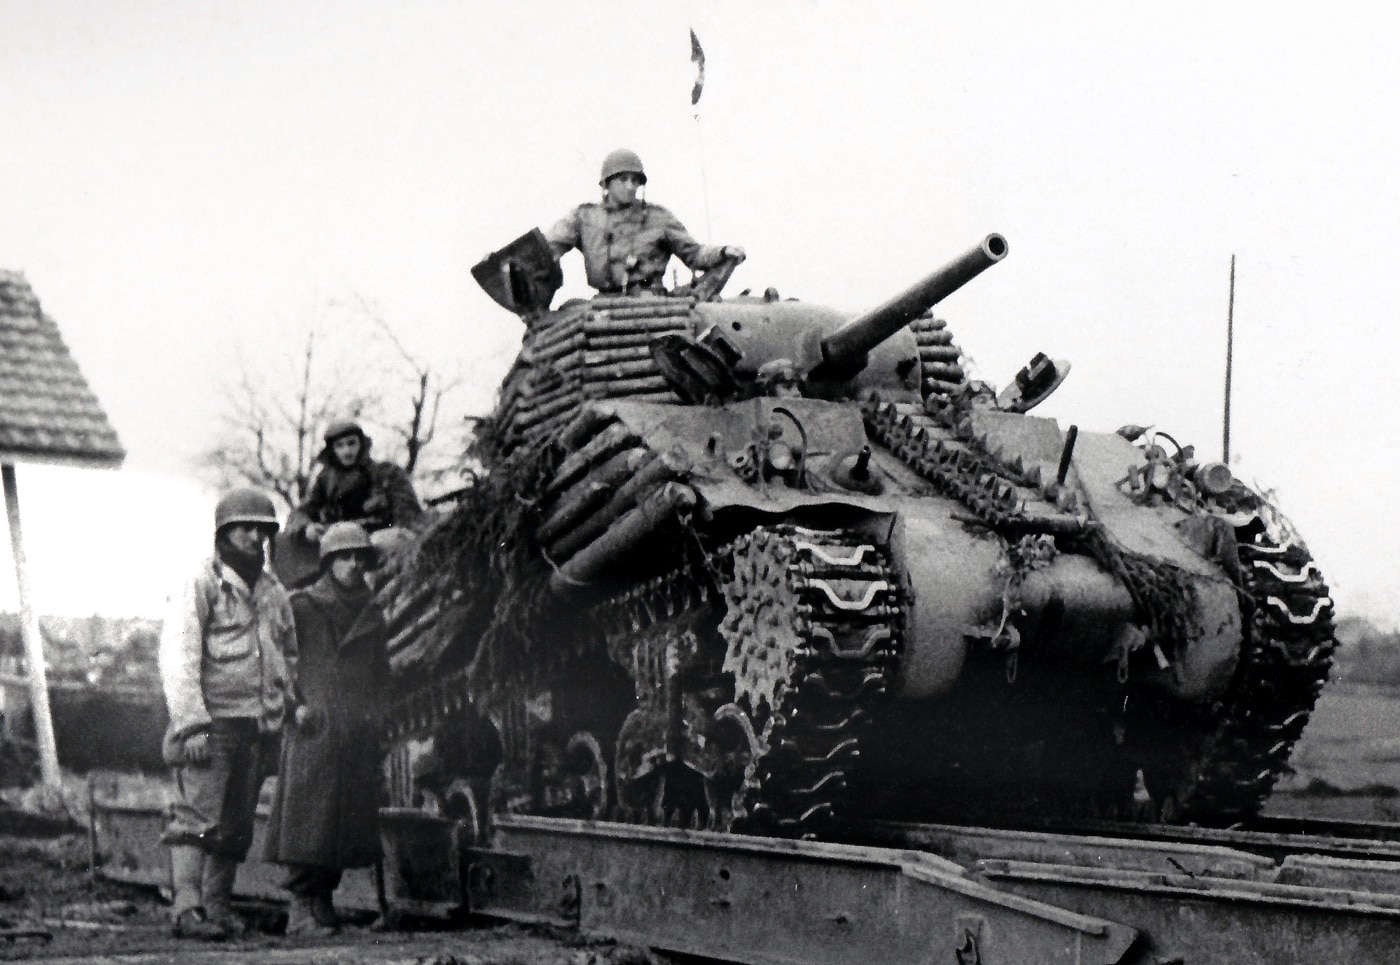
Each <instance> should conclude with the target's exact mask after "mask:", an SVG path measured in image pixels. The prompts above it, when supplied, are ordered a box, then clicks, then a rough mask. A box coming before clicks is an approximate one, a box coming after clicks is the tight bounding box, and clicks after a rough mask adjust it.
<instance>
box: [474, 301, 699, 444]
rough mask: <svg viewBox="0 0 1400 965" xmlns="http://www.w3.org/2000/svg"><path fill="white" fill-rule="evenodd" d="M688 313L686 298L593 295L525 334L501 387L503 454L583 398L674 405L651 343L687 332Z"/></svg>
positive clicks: (561, 420) (562, 417)
mask: <svg viewBox="0 0 1400 965" xmlns="http://www.w3.org/2000/svg"><path fill="white" fill-rule="evenodd" d="M694 308H695V300H694V299H692V298H595V299H593V300H592V301H590V302H587V303H584V304H582V305H579V306H578V307H577V308H576V309H574V310H565V311H561V312H559V313H556V315H555V317H554V319H553V320H552V321H551V322H549V323H548V324H545V325H541V326H540V327H539V328H537V329H532V330H531V331H530V332H529V333H527V334H526V339H525V341H526V344H525V351H524V352H522V353H521V359H522V361H521V362H520V363H517V367H516V370H515V371H514V372H513V373H512V378H510V379H508V380H507V383H506V386H505V387H504V389H503V390H502V398H501V411H502V415H503V417H504V418H503V420H502V425H503V426H504V427H505V432H504V442H505V443H506V446H507V449H510V448H514V447H515V446H518V445H520V444H522V443H526V444H534V443H537V442H538V441H539V440H541V439H544V438H547V437H549V436H552V435H554V434H555V433H557V432H558V431H559V430H560V429H561V428H562V427H563V426H565V425H567V424H568V423H569V422H570V421H571V420H572V418H573V416H574V414H575V413H576V412H577V411H578V408H579V406H580V405H581V404H582V403H583V402H585V401H587V400H589V399H615V398H630V399H639V400H643V401H649V402H676V401H678V400H677V399H676V397H675V395H674V394H673V393H672V392H671V390H670V388H669V387H668V385H667V384H666V380H665V379H664V378H663V377H662V375H661V370H660V369H659V368H657V365H656V363H655V361H653V360H652V356H651V347H650V346H651V343H652V342H653V341H654V340H655V339H657V338H659V337H660V336H662V335H669V334H673V333H681V334H689V333H690V332H691V330H692V327H693V325H692V323H693V321H694Z"/></svg>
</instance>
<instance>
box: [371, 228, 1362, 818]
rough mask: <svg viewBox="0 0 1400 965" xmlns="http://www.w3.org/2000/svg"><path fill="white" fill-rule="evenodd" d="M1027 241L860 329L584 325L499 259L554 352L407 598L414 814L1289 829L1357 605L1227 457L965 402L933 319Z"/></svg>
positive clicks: (529, 239)
mask: <svg viewBox="0 0 1400 965" xmlns="http://www.w3.org/2000/svg"><path fill="white" fill-rule="evenodd" d="M1007 252H1008V245H1007V242H1006V240H1005V239H1004V238H1002V237H1001V236H1000V235H996V234H992V235H989V236H987V237H986V238H985V239H984V240H983V241H982V242H981V243H980V244H978V245H976V246H975V247H973V248H972V249H971V250H969V251H968V252H966V253H965V254H963V255H961V256H960V257H957V258H955V259H953V260H952V261H951V262H949V263H948V264H947V265H945V266H944V267H943V268H941V269H939V270H937V271H934V272H932V273H931V274H929V275H928V276H927V277H925V278H923V279H920V280H919V281H917V282H916V283H915V284H913V285H911V286H910V287H909V288H908V289H906V290H905V291H903V292H901V293H899V294H898V295H896V296H895V297H893V298H891V299H890V300H888V301H887V302H885V303H883V304H881V305H879V306H877V307H875V308H872V309H870V310H869V311H866V312H863V313H861V314H859V315H857V316H854V317H852V316H851V315H850V314H848V313H843V312H839V311H836V310H833V309H830V308H824V307H821V306H818V305H814V304H810V303H807V302H803V301H798V300H794V299H786V298H782V297H780V296H779V295H778V293H777V292H775V291H773V290H771V289H770V290H768V291H766V292H764V293H763V294H761V295H750V294H748V293H745V294H743V295H740V296H737V297H720V295H719V291H720V289H721V288H722V286H723V284H724V281H725V279H726V277H727V271H726V270H723V269H720V270H716V271H717V273H715V272H712V273H711V274H710V275H709V276H707V277H702V278H700V279H698V280H697V281H695V282H694V283H693V284H692V285H689V286H685V287H682V288H678V289H677V290H675V291H673V292H670V293H665V294H653V293H643V294H639V295H635V296H632V295H629V296H615V297H604V296H598V297H595V298H592V299H590V300H573V301H569V302H566V303H564V304H563V305H561V306H560V307H558V308H557V309H551V307H550V305H551V302H552V300H553V298H554V296H555V294H556V292H557V289H558V287H559V285H560V274H559V268H558V265H557V263H556V262H555V261H554V259H553V258H552V257H551V256H550V255H549V253H548V249H547V247H546V246H545V245H544V242H543V238H542V237H541V236H539V234H538V233H537V232H536V233H532V234H530V235H527V236H525V237H523V238H521V239H519V240H517V241H516V242H515V243H513V244H512V245H510V246H508V247H507V248H505V249H503V250H502V251H500V252H496V253H494V254H493V255H492V256H490V257H489V258H487V259H486V260H484V261H483V262H482V263H481V264H479V265H478V266H476V268H474V269H473V272H474V274H475V276H476V278H477V279H478V281H479V282H480V283H481V284H482V286H483V287H484V288H485V289H486V290H487V292H488V293H489V294H491V295H492V297H493V298H494V299H496V301H497V302H499V303H500V304H501V305H502V306H504V307H505V308H507V309H509V310H510V311H512V312H514V313H515V314H516V315H518V316H519V317H520V318H521V319H522V320H523V322H524V323H525V332H524V336H523V342H522V346H521V350H520V353H519V356H518V358H517V359H516V361H515V363H514V365H513V367H512V368H511V370H510V372H509V374H508V375H507V376H506V378H505V381H504V383H503V385H502V386H501V389H500V393H499V401H498V405H497V408H496V410H495V411H494V413H493V414H492V415H491V416H490V417H489V418H488V419H486V420H484V421H483V422H482V423H481V424H480V425H479V427H478V432H477V441H476V443H475V444H474V448H473V450H472V459H473V464H474V466H475V467H476V469H477V472H476V473H475V484H474V485H473V486H471V487H469V488H468V489H467V490H465V491H464V492H463V493H462V494H461V497H460V500H459V502H458V504H457V506H456V508H455V509H454V510H453V511H451V512H450V513H448V514H447V515H446V516H445V517H444V518H443V519H442V520H441V521H440V522H439V523H438V524H437V525H436V526H435V527H434V528H433V529H432V530H431V531H430V532H428V533H427V534H426V535H425V536H424V537H423V538H422V540H421V541H420V543H419V544H418V545H417V546H416V547H415V548H414V550H413V552H412V553H410V554H409V555H407V556H405V557H403V558H401V559H400V561H399V562H398V563H397V564H396V566H395V567H391V568H390V569H389V570H388V571H387V572H386V574H385V576H384V583H383V585H382V586H381V589H380V601H381V603H382V604H383V606H384V608H385V612H386V616H387V618H388V620H389V623H390V626H391V632H392V634H393V640H392V644H391V662H392V663H393V666H394V668H395V671H396V673H397V674H398V677H399V680H400V683H401V686H402V688H403V696H402V699H401V700H400V701H399V702H398V703H397V705H396V707H395V709H394V712H393V714H392V715H391V726H390V733H391V737H390V739H391V743H392V745H393V747H394V748H395V749H394V750H393V751H392V752H391V754H390V763H391V772H392V775H393V783H394V787H395V788H396V791H395V793H396V795H397V796H398V798H399V803H415V804H425V805H427V806H429V807H430V808H434V809H441V810H444V811H446V812H447V813H459V814H463V815H466V814H477V815H480V814H481V813H482V812H483V811H484V810H485V809H486V808H488V807H489V808H492V809H499V810H505V811H515V812H527V813H536V814H548V815H566V816H576V817H589V818H606V819H611V820H621V821H631V822H643V823H665V824H678V825H685V826H692V827H703V828H710V829H718V830H728V831H736V832H745V833H760V834H770V835H779V836H783V835H786V836H822V835H826V834H831V833H836V832H837V830H838V829H839V827H840V823H841V822H842V821H843V820H845V819H851V818H871V817H874V818H891V819H917V820H937V821H948V822H967V821H977V822H979V823H985V822H990V821H1010V822H1015V821H1040V820H1044V819H1093V818H1104V819H1108V818H1113V819H1130V820H1131V819H1136V820H1147V821H1165V822H1198V823H1201V824H1207V825H1227V824H1231V823H1234V822H1238V821H1240V820H1242V819H1245V818H1247V817H1249V816H1250V815H1252V814H1253V813H1255V812H1256V811H1257V810H1258V809H1259V807H1260V805H1261V803H1262V802H1263V800H1264V799H1265V798H1266V796H1267V795H1268V793H1269V791H1270V790H1271V788H1272V786H1273V784H1274V782H1275V780H1276V779H1277V778H1278V776H1279V775H1280V774H1281V773H1282V772H1283V771H1284V770H1285V769H1286V765H1287V760H1288V757H1289V753H1290V751H1291V749H1292V747H1293V744H1294V742H1295V741H1296V740H1297V739H1298V737H1299V736H1300V734H1301V733H1302V730H1303V728H1304V725H1305V724H1306V722H1307V720H1308V716H1309V713H1310V712H1311V710H1312V707H1313V704H1314V701H1315V699H1316V697H1317V695H1318V693H1319V691H1320V689H1321V688H1322V686H1323V685H1324V683H1325V681H1326V679H1327V675H1328V670H1329V667H1330V664H1331V656H1332V652H1333V649H1334V647H1335V641H1334V638H1333V632H1332V606H1331V600H1330V598H1329V596H1328V588H1327V586H1326V584H1325V583H1324V581H1323V578H1322V576H1321V575H1320V573H1319V572H1318V570H1317V567H1316V566H1315V565H1314V563H1313V562H1312V560H1311V557H1310V555H1309V553H1308V550H1307V548H1306V546H1305V545H1304V544H1303V542H1302V541H1301V540H1300V539H1299V538H1298V537H1297V536H1296V535H1295V534H1294V532H1293V531H1292V529H1291V527H1290V526H1289V525H1288V523H1287V522H1286V521H1285V520H1284V518H1283V517H1282V516H1281V515H1280V514H1279V513H1278V512H1277V511H1276V509H1275V508H1274V506H1273V505H1271V503H1270V501H1269V500H1268V499H1267V498H1266V497H1265V496H1264V495H1262V494H1260V493H1259V492H1256V491H1254V490H1252V489H1250V488H1248V487H1247V486H1245V485H1244V484H1242V483H1241V482H1240V481H1239V480H1237V479H1235V478H1233V476H1232V474H1231V472H1230V470H1229V469H1228V467H1226V466H1225V465H1223V464H1220V463H1211V462H1209V461H1204V460H1201V459H1199V458H1197V456H1196V455H1195V453H1194V450H1193V449H1192V448H1191V447H1190V446H1182V445H1179V444H1177V442H1176V441H1175V440H1174V439H1173V438H1172V437H1171V436H1169V435H1168V434H1167V433H1165V432H1157V431H1153V430H1150V429H1143V428H1140V427H1136V426H1124V427H1122V428H1120V429H1118V430H1116V431H1112V430H1109V431H1081V430H1080V429H1079V428H1078V427H1077V426H1072V425H1071V426H1061V425H1060V424H1059V423H1057V422H1056V421H1055V420H1054V419H1052V418H1046V417H1041V416H1036V415H1031V414H1029V413H1030V411H1031V410H1032V409H1033V408H1034V407H1035V406H1037V405H1038V404H1039V403H1040V402H1042V401H1043V400H1044V399H1045V398H1046V397H1047V396H1048V395H1049V393H1050V392H1051V391H1053V389H1054V388H1055V387H1056V386H1057V385H1059V383H1060V381H1061V380H1062V379H1063V378H1064V377H1065V375H1066V374H1067V372H1068V364H1067V363H1066V362H1063V361H1059V360H1055V359H1052V358H1049V357H1047V356H1045V355H1043V354H1039V355H1036V356H1035V357H1034V358H1033V359H1032V360H1031V362H1030V363H1029V364H1028V365H1027V366H1026V367H1025V368H1024V369H1023V370H1022V371H1021V372H1020V373H1018V374H1017V375H1016V376H1015V379H1014V380H1013V382H1012V383H1011V384H1009V385H1008V386H1007V387H1006V388H1005V389H1004V390H1003V391H1000V392H998V391H996V390H995V388H993V387H992V386H989V385H987V384H985V383H981V382H976V381H971V380H969V379H968V378H967V376H966V374H965V372H964V369H963V365H962V353H961V350H960V349H959V347H958V345H957V343H956V342H955V341H954V337H953V333H952V332H951V330H950V329H949V327H948V325H947V323H946V322H945V321H944V320H943V319H942V318H939V317H935V316H934V314H933V313H932V309H933V308H934V306H936V305H938V303H939V302H941V301H942V300H943V299H944V298H945V297H947V296H948V295H950V294H952V293H953V292H955V291H956V290H957V289H958V288H960V287H961V286H963V285H965V284H967V283H968V282H970V281H972V279H974V278H975V277H977V276H978V275H979V274H980V273H981V272H983V271H984V270H986V269H988V268H990V267H992V266H994V265H995V264H997V263H998V262H1000V261H1001V260H1002V259H1003V258H1005V257H1006V255H1007ZM488 787H489V790H488ZM488 801H489V803H488Z"/></svg>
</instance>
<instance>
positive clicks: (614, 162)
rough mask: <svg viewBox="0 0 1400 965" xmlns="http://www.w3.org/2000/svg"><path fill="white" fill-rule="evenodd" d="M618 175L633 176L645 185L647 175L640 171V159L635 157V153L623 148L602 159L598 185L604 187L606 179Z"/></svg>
mask: <svg viewBox="0 0 1400 965" xmlns="http://www.w3.org/2000/svg"><path fill="white" fill-rule="evenodd" d="M618 174H635V175H636V176H637V177H639V178H641V179H642V183H643V184H646V183H647V173H646V172H645V171H643V170H642V159H641V158H639V157H638V156H637V152H636V151H629V150H627V148H625V147H620V148H618V149H617V150H616V151H613V152H612V153H611V154H609V155H608V156H607V157H605V158H603V174H602V177H600V178H599V179H598V183H599V184H601V185H603V186H606V185H607V183H608V179H609V178H611V177H614V176H615V175H618Z"/></svg>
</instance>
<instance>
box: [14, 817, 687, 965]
mask: <svg viewBox="0 0 1400 965" xmlns="http://www.w3.org/2000/svg"><path fill="white" fill-rule="evenodd" d="M240 908H241V910H242V911H243V912H244V913H245V914H246V916H247V917H248V918H249V920H250V921H251V922H252V923H253V924H254V926H255V929H256V930H255V931H254V932H253V933H252V934H251V935H250V936H249V937H246V938H241V939H238V940H236V941H228V942H220V943H217V944H215V943H194V942H190V941H186V940H179V939H175V938H173V937H171V935H170V932H169V928H170V922H169V917H168V916H169V911H168V908H167V906H166V905H165V903H164V902H163V901H162V900H161V898H160V896H159V894H157V893H156V892H154V891H152V890H150V889H146V888H139V887H134V886H125V885H118V884H114V883H111V882H107V881H103V880H100V879H99V880H92V879H91V878H90V877H89V872H88V842H87V838H86V836H85V835H73V834H69V835H63V836H61V837H57V838H49V839H35V838H26V837H16V836H13V835H0V934H4V933H6V932H8V933H9V934H8V936H7V937H0V961H16V960H28V959H43V960H45V961H47V962H50V963H51V965H53V963H59V962H79V961H81V962H94V961H95V962H112V963H116V962H122V963H132V965H134V963H140V965H179V963H184V962H200V963H208V965H223V963H229V965H232V963H235V962H237V963H247V962H257V963H258V965H301V963H307V965H310V963H316V965H332V963H342V962H343V963H361V962H364V963H369V962H401V963H404V965H658V963H663V962H665V961H666V960H665V959H663V958H661V957H660V956H657V955H654V954H651V953H649V952H647V951H644V950H639V949H634V948H628V947H625V946H619V945H615V944H611V943H607V942H597V941H590V940H586V939H582V938H580V937H579V936H577V935H573V934H570V933H568V932H557V931H549V930H546V929H522V928H519V927H516V926H493V925H486V924H482V923H472V922H463V923H460V927H458V928H455V929H453V930H445V929H442V928H438V929H437V930H434V931H401V932H384V931H377V930H375V923H374V921H373V920H372V918H371V920H365V919H361V920H360V921H359V922H358V923H356V924H354V925H351V926H348V927H346V928H345V929H344V930H343V931H342V933H341V934H340V935H338V936H336V937H334V938H328V939H319V940H317V939H289V938H285V937H283V936H282V935H281V934H280V932H281V930H282V928H283V926H284V925H285V924H286V912H285V910H284V909H282V908H281V907H279V906H277V905H275V904H272V903H258V902H240ZM367 917H368V916H367Z"/></svg>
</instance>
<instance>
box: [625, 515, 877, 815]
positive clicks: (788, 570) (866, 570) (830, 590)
mask: <svg viewBox="0 0 1400 965" xmlns="http://www.w3.org/2000/svg"><path fill="white" fill-rule="evenodd" d="M705 583H709V584H710V585H711V586H712V587H713V588H714V589H715V590H717V591H718V592H717V593H716V594H715V595H714V598H715V599H716V600H718V601H722V608H721V607H717V606H716V607H713V609H712V613H713V618H714V621H713V622H712V623H711V625H710V627H709V628H708V631H707V632H704V633H700V634H698V637H699V640H700V649H701V650H702V651H704V650H705V649H706V648H708V649H709V653H708V656H707V655H706V654H705V653H703V652H702V653H701V654H699V655H698V656H697V658H696V660H695V663H696V664H701V665H703V664H705V663H707V662H708V663H710V664H711V665H714V664H717V665H718V669H719V670H720V672H721V675H722V677H721V679H722V681H723V682H724V687H723V695H722V696H720V697H718V698H716V697H714V696H713V694H714V693H715V692H716V690H715V688H711V689H710V690H709V691H708V692H707V694H706V695H705V698H706V699H705V700H704V701H702V702H704V703H706V710H707V712H708V714H709V718H710V720H712V721H714V722H715V724H716V727H717V729H718V728H723V727H726V726H730V725H733V726H735V727H737V728H738V729H739V730H741V731H742V732H743V734H744V737H745V739H744V740H743V741H742V742H741V743H742V744H744V745H746V747H745V748H744V749H743V750H742V752H741V753H740V754H739V755H738V761H737V763H736V765H735V767H734V771H735V773H734V774H733V775H732V777H733V779H734V780H733V782H732V783H733V784H734V785H735V786H736V787H737V789H736V790H733V791H732V795H731V800H730V801H728V802H726V805H725V808H724V811H723V817H722V818H721V819H720V820H718V821H717V820H715V818H714V817H713V816H712V818H711V821H710V825H711V826H712V827H716V828H718V829H721V830H731V831H737V832H741V833H753V834H769V835H779V836H785V837H810V836H814V835H816V834H818V833H819V832H820V831H821V830H822V829H823V828H825V827H827V826H828V825H829V824H830V822H831V820H832V819H833V818H834V817H835V816H836V815H837V814H838V813H839V810H840V804H841V797H842V794H843V793H844V792H845V790H846V788H847V786H848V783H849V780H850V774H851V768H852V765H853V764H854V762H855V761H856V759H857V758H858V757H859V754H860V739H861V736H862V733H863V731H864V728H865V724H866V723H867V722H868V721H869V720H870V718H871V716H872V715H873V714H874V713H876V712H877V710H878V706H879V703H880V701H881V700H882V699H883V697H884V696H885V694H886V692H887V690H888V689H889V685H890V679H891V673H892V670H893V667H894V664H895V662H896V661H897V659H898V656H899V652H900V649H901V646H902V637H901V633H900V626H901V623H902V619H903V613H902V610H901V601H902V600H903V593H902V591H901V589H900V586H899V583H898V580H897V579H896V577H895V575H894V573H893V572H892V570H891V567H890V565H889V562H888V558H887V555H886V553H885V552H884V551H883V549H881V548H880V547H879V546H877V545H876V544H875V543H874V542H873V541H870V540H867V539H863V538H861V537H859V536H857V535H853V534H847V533H844V532H839V531H830V530H820V531H818V530H811V529H804V528H802V527H797V526H791V525H784V526H776V527H764V528H760V529H757V530H754V531H752V532H750V533H748V534H746V535H744V536H742V537H740V538H739V539H737V540H735V541H734V542H733V543H731V544H729V545H727V546H725V547H723V548H721V549H720V550H718V551H716V552H714V553H713V554H710V555H708V556H707V557H706V558H705V559H704V560H703V563H702V564H700V565H698V566H692V567H687V568H685V569H681V570H677V571H674V572H672V573H669V574H666V575H665V576H662V577H658V578H656V579H654V580H652V581H650V582H648V583H646V584H644V585H642V586H640V587H637V588H636V589H634V590H632V591H630V592H629V593H628V594H626V595H625V596H624V597H621V598H619V599H618V600H616V601H613V602H611V603H609V604H607V605H606V606H605V607H604V625H605V627H606V628H607V634H608V638H609V644H608V649H609V653H610V654H612V656H613V659H614V660H616V661H618V662H619V663H624V664H626V663H630V664H631V665H632V666H634V667H635V666H641V665H643V664H646V663H648V661H646V660H637V659H634V658H633V656H632V655H633V653H634V651H635V648H636V647H637V646H639V645H640V642H641V641H645V640H646V639H647V636H648V630H649V628H650V627H651V626H654V625H657V624H665V623H668V622H673V621H675V620H676V619H677V614H678V613H679V612H681V611H683V610H684V609H685V608H687V607H698V606H704V605H705V601H706V600H708V599H711V594H710V592H709V591H707V590H703V589H701V587H702V586H703V585H704V584H705ZM721 648H722V649H721ZM693 679H704V675H703V674H697V675H695V676H694V678H693ZM638 682H639V690H642V689H645V688H646V687H648V686H650V687H651V688H653V689H655V688H658V687H659V686H661V685H662V682H661V681H659V680H655V679H653V680H651V681H649V682H648V681H643V680H640V679H639V681H638ZM710 682H713V681H710ZM687 693H690V690H689V689H688V690H687ZM692 696H697V695H692ZM653 697H656V698H657V699H659V696H658V695H653ZM647 699H649V697H648V696H647V695H646V694H643V695H642V696H641V697H639V700H642V701H646V700H647ZM715 704H718V706H714V705H715ZM628 817H629V818H631V817H633V816H631V815H629V816H628Z"/></svg>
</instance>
